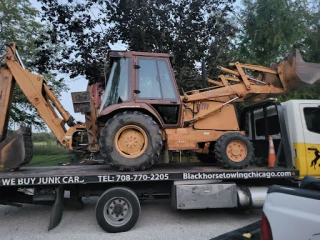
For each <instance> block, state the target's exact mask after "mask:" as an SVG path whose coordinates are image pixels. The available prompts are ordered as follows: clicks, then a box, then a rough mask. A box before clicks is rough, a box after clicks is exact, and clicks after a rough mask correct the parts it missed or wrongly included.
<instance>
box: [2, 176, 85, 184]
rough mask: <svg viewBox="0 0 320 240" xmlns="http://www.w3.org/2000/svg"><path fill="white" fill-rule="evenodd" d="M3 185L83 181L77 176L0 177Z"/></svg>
mask: <svg viewBox="0 0 320 240" xmlns="http://www.w3.org/2000/svg"><path fill="white" fill-rule="evenodd" d="M1 181H2V185H3V186H12V185H21V186H22V185H42V184H62V183H64V184H70V183H83V182H84V180H80V177H78V176H69V177H39V178H35V177H34V178H4V179H1Z"/></svg>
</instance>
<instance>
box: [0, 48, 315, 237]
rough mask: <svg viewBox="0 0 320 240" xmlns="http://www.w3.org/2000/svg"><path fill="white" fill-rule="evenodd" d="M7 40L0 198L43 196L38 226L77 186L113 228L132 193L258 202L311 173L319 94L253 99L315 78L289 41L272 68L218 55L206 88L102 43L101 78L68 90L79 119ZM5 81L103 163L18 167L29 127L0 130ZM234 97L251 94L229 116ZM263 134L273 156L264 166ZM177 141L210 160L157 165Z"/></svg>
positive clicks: (162, 57) (76, 193)
mask: <svg viewBox="0 0 320 240" xmlns="http://www.w3.org/2000/svg"><path fill="white" fill-rule="evenodd" d="M7 47H8V48H7V53H6V54H5V55H4V58H3V61H2V62H3V63H2V64H1V65H0V168H1V169H3V170H2V171H1V172H0V203H1V204H6V205H14V206H21V203H29V204H51V205H53V207H52V213H51V217H50V222H49V230H50V229H53V228H54V227H56V226H57V225H58V224H59V222H60V221H61V218H62V214H63V205H64V203H65V202H71V204H72V206H75V207H79V208H81V206H82V204H83V203H82V200H81V199H82V197H84V196H100V198H99V200H98V202H97V205H96V218H97V221H98V223H99V225H100V226H101V227H102V228H103V229H104V230H105V231H107V232H122V231H128V230H130V229H131V228H132V227H133V226H134V225H135V224H136V222H137V221H138V218H139V215H140V201H141V200H144V199H149V200H153V199H157V198H170V199H171V202H172V206H173V208H175V209H181V210H182V209H185V210H187V209H206V208H236V207H242V208H245V207H262V205H263V202H264V199H265V197H266V194H267V190H268V187H269V186H271V185H272V184H275V183H276V184H282V185H287V184H295V183H297V181H299V179H301V178H303V177H304V176H306V175H310V176H314V177H317V178H319V177H320V172H319V169H320V166H318V165H319V163H318V162H317V161H318V160H319V151H320V142H319V139H320V138H319V134H320V122H319V120H320V107H319V106H320V101H319V100H313V101H312V100H301V101H298V100H297V101H288V102H286V103H281V104H280V103H277V102H276V101H274V100H271V101H264V100H265V99H268V98H270V97H273V96H275V97H277V96H279V95H281V94H284V93H288V92H292V91H294V90H296V89H298V88H300V87H302V86H305V85H310V84H313V83H315V82H316V81H318V80H319V79H320V64H316V63H306V62H304V61H303V59H302V57H301V55H300V53H299V51H296V53H293V54H289V55H288V56H287V57H286V58H284V59H283V60H281V61H280V62H279V63H277V64H275V65H273V66H272V68H266V67H263V66H257V65H250V64H241V63H239V62H236V63H230V67H231V69H229V68H221V71H222V72H223V73H224V74H222V75H220V76H219V80H218V81H216V80H212V79H208V81H209V82H210V83H211V84H213V86H212V85H211V86H210V87H208V88H204V89H198V90H194V91H190V92H184V93H183V95H180V93H179V91H178V86H177V82H176V81H175V78H174V71H173V68H172V66H173V64H174V59H173V56H171V55H170V54H164V53H143V52H131V51H111V52H109V53H108V61H107V62H108V69H109V70H108V71H107V72H108V75H109V77H108V81H107V84H106V86H103V84H102V85H101V83H95V84H93V85H90V86H88V91H86V92H80V93H74V94H73V104H74V107H75V110H77V111H75V112H81V113H84V114H85V119H86V122H85V123H81V122H77V121H75V120H74V119H73V117H72V116H71V115H70V114H69V112H68V111H66V109H65V108H64V107H63V105H62V104H61V103H60V101H59V100H58V98H57V96H56V95H55V93H54V91H53V88H52V87H50V86H49V85H48V82H47V81H46V80H45V79H44V78H43V77H42V76H41V75H38V74H34V73H31V72H30V71H29V70H27V69H25V68H24V65H23V63H22V61H21V58H20V57H19V54H18V52H17V51H16V50H17V49H16V45H15V43H11V44H8V45H7ZM250 72H258V73H259V74H257V75H256V74H254V76H253V75H251V74H250ZM202 76H203V77H204V79H205V76H206V74H205V73H204V72H203V74H202ZM16 83H17V85H18V86H19V88H20V90H21V91H22V92H23V93H24V95H25V96H26V97H27V99H28V100H29V102H30V103H31V104H32V105H33V106H34V107H35V109H36V110H37V112H38V114H39V116H40V117H41V118H42V119H43V120H44V122H45V123H46V124H47V126H48V127H49V128H50V129H51V131H52V132H53V133H54V135H55V136H56V137H57V140H58V141H59V142H60V144H61V145H62V146H64V147H66V148H68V149H70V150H75V151H85V152H88V153H90V154H92V156H93V157H92V159H93V160H92V161H93V162H94V161H96V160H97V161H96V162H98V160H101V159H102V160H104V161H105V163H106V165H93V166H91V165H75V166H60V167H39V168H34V167H26V165H28V164H29V163H30V161H31V159H32V143H31V142H30V141H29V140H30V139H31V137H30V135H31V131H30V129H29V131H27V129H26V131H25V132H24V129H23V128H22V129H21V130H19V131H17V132H14V133H13V134H11V135H8V134H7V133H8V124H9V117H10V109H11V105H12V99H13V96H14V88H15V84H16ZM245 101H248V102H256V104H254V105H252V106H248V107H246V108H245V109H244V110H243V111H242V112H241V116H240V118H238V114H237V111H236V108H235V105H234V103H237V102H245ZM59 115H60V116H59ZM66 125H68V128H67V126H66ZM270 136H272V137H273V139H274V146H275V152H276V156H277V158H276V160H275V166H274V167H273V168H271V169H269V168H267V166H268V165H269V164H268V163H267V162H266V161H265V160H266V159H267V158H268V149H269V137H270ZM184 150H188V151H194V152H195V154H197V156H198V158H199V160H200V161H202V162H203V163H204V162H207V161H206V160H208V159H209V160H210V161H209V162H210V164H189V165H188V164H182V163H179V164H176V165H174V164H171V163H168V161H164V162H167V163H165V164H163V163H162V164H157V162H158V160H159V159H160V153H161V152H166V151H184ZM95 156H96V157H97V158H95ZM315 156H316V158H315ZM107 165H108V166H107ZM248 165H250V166H249V167H247V166H248ZM11 170H13V171H11ZM67 191H68V192H70V197H67V194H65V193H66V192H67Z"/></svg>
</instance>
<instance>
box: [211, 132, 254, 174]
mask: <svg viewBox="0 0 320 240" xmlns="http://www.w3.org/2000/svg"><path fill="white" fill-rule="evenodd" d="M214 153H215V156H216V159H217V160H218V161H219V162H220V163H221V164H222V165H223V166H225V167H227V168H237V169H240V168H244V167H247V166H248V165H249V163H250V161H251V160H252V158H253V156H254V153H253V145H252V143H251V142H250V141H249V139H248V138H247V137H246V136H245V135H243V134H241V133H237V132H229V133H226V134H224V135H222V136H221V137H220V138H219V139H218V140H217V142H216V144H215V149H214Z"/></svg>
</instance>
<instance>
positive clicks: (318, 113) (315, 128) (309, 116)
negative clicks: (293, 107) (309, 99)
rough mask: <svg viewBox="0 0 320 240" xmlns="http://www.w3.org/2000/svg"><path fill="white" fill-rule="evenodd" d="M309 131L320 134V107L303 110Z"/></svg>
mask: <svg viewBox="0 0 320 240" xmlns="http://www.w3.org/2000/svg"><path fill="white" fill-rule="evenodd" d="M303 112H304V117H305V120H306V125H307V129H308V130H309V131H310V132H315V133H320V107H308V108H304V109H303Z"/></svg>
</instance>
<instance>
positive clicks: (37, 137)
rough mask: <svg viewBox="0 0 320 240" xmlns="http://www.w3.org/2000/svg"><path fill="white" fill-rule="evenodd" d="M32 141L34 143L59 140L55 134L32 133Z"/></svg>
mask: <svg viewBox="0 0 320 240" xmlns="http://www.w3.org/2000/svg"><path fill="white" fill-rule="evenodd" d="M32 141H33V142H55V141H57V138H56V137H55V136H54V135H53V133H51V132H50V133H49V132H39V133H32Z"/></svg>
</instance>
